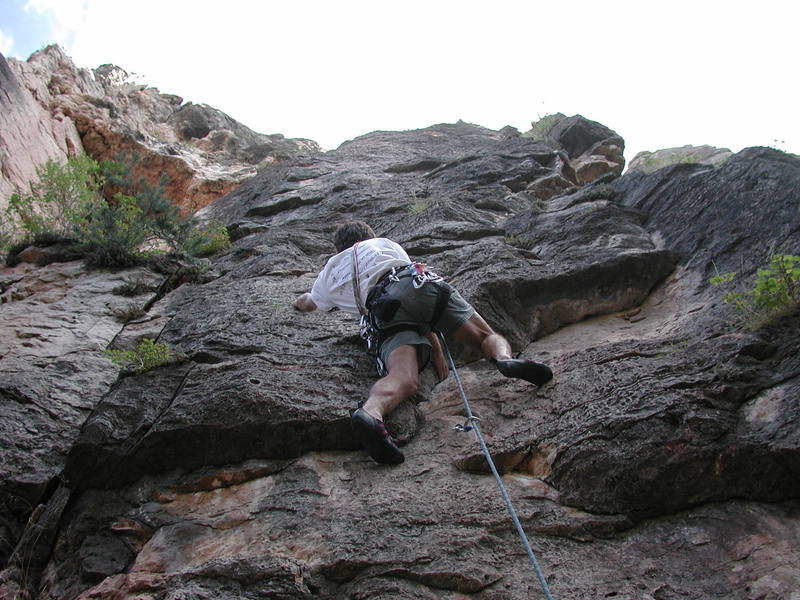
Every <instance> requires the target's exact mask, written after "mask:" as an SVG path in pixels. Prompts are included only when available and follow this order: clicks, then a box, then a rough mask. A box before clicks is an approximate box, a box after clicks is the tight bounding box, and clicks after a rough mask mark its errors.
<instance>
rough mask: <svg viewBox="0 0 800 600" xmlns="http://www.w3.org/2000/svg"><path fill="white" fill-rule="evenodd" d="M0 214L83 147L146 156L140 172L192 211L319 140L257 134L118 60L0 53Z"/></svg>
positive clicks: (106, 156) (95, 152) (98, 155)
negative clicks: (164, 89)
mask: <svg viewBox="0 0 800 600" xmlns="http://www.w3.org/2000/svg"><path fill="white" fill-rule="evenodd" d="M0 91H2V93H0V210H2V209H4V208H5V202H6V201H7V198H8V196H9V195H10V194H11V193H13V192H14V191H15V189H17V188H21V189H23V190H24V189H26V187H27V184H28V182H29V181H30V180H31V179H32V178H33V176H34V175H35V169H36V166H38V165H41V164H42V163H44V162H45V161H46V160H47V159H51V158H52V159H57V160H63V159H65V158H66V157H67V156H73V155H74V154H76V153H77V152H86V153H87V154H89V155H90V156H91V157H92V158H94V159H95V160H98V161H101V160H115V159H116V158H117V157H118V156H120V155H123V156H133V155H135V156H137V157H138V158H139V164H138V170H137V173H136V175H137V176H138V175H142V176H145V177H147V178H149V179H151V180H152V181H151V183H155V182H156V181H157V180H158V177H159V176H160V175H161V174H165V175H166V176H167V177H168V178H169V185H168V187H167V190H166V194H167V196H168V197H170V198H171V199H173V201H174V202H175V204H176V205H178V206H180V207H181V208H182V210H183V211H184V212H185V213H190V212H194V211H195V210H197V209H199V208H201V207H203V206H205V205H207V204H208V203H210V202H211V201H213V200H215V199H217V198H219V197H220V196H222V195H224V194H226V193H228V192H230V191H231V190H233V189H234V188H235V187H236V186H237V185H238V184H239V183H240V182H241V181H243V180H244V179H246V178H248V177H251V176H253V175H254V174H255V173H256V171H257V169H258V168H260V167H263V166H264V165H266V164H270V163H272V162H275V161H276V160H283V159H286V158H290V157H293V156H297V155H301V154H307V153H315V152H319V147H318V146H317V144H316V143H315V142H312V141H310V140H301V139H286V138H285V137H284V136H282V135H280V134H273V135H264V134H260V133H256V132H254V131H251V130H250V129H249V128H247V127H245V126H244V125H242V124H241V123H238V122H236V121H235V120H233V119H232V118H231V117H229V116H228V115H226V114H225V113H223V112H221V111H219V110H217V109H215V108H213V107H211V106H208V105H205V104H193V103H192V102H184V101H183V99H182V98H181V97H179V96H175V95H173V94H162V93H160V92H159V90H158V89H156V88H152V87H149V86H147V85H144V84H141V83H136V82H135V77H134V76H132V75H131V74H129V73H127V72H126V71H125V70H124V69H122V68H120V67H117V66H115V65H102V66H100V67H98V68H96V69H83V68H77V67H76V66H75V65H74V64H73V62H72V60H71V59H70V58H69V57H68V56H67V55H66V54H64V51H63V50H61V48H59V47H58V46H48V47H47V48H44V49H43V50H40V51H38V52H35V53H34V54H33V55H31V57H30V58H29V59H28V60H27V61H20V60H16V59H13V58H12V59H9V60H8V61H7V60H6V59H5V58H4V57H3V56H2V55H0Z"/></svg>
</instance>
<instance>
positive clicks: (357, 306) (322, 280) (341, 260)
mask: <svg viewBox="0 0 800 600" xmlns="http://www.w3.org/2000/svg"><path fill="white" fill-rule="evenodd" d="M334 245H335V246H336V250H337V252H338V254H336V255H335V256H333V257H332V258H330V259H329V260H328V262H327V263H326V264H325V267H324V268H323V269H322V271H321V272H320V273H319V275H318V276H317V279H316V281H315V282H314V285H313V287H312V288H311V291H310V292H306V293H305V294H302V295H301V296H300V297H298V298H297V300H295V302H294V307H295V308H296V309H297V310H299V311H301V312H311V311H313V310H316V309H320V310H326V311H327V310H332V309H334V308H339V309H341V310H344V311H346V312H349V313H353V314H361V315H362V335H364V336H365V337H366V338H367V344H368V348H369V349H370V350H371V351H372V353H374V354H375V355H376V360H377V362H378V371H379V373H380V374H381V375H382V376H381V378H380V379H379V380H378V381H377V382H376V383H375V384H374V385H373V386H372V389H371V390H370V392H369V397H368V398H367V400H366V402H364V403H363V405H362V406H360V407H359V408H358V409H357V410H356V411H355V412H353V414H352V416H351V423H352V426H353V431H354V432H355V434H356V435H357V436H358V438H359V439H360V440H361V442H362V443H363V444H364V446H365V447H366V449H367V451H368V452H369V455H370V456H371V457H372V458H373V459H374V460H375V461H377V462H379V463H384V464H399V463H401V462H403V460H404V457H403V453H402V452H401V451H400V449H399V448H398V447H397V444H395V442H394V440H393V439H392V437H391V436H390V435H389V433H388V432H387V431H386V427H385V426H384V423H383V419H384V417H385V416H386V415H388V414H389V413H391V412H392V410H394V408H395V407H396V406H397V405H398V404H400V402H402V401H403V400H404V399H406V398H410V397H411V396H413V395H414V394H415V393H416V391H417V383H418V380H419V372H420V371H422V370H423V369H424V368H425V366H426V365H427V364H428V362H429V361H430V360H431V358H432V359H433V365H434V368H435V370H436V373H437V375H438V376H439V378H440V379H444V378H446V377H447V376H448V374H449V368H448V365H447V361H446V360H445V357H444V353H443V351H442V347H441V344H440V343H439V339H438V338H437V337H436V334H435V333H434V332H436V331H440V332H442V333H443V334H444V335H452V336H453V337H454V338H455V339H456V340H459V341H460V342H462V343H464V344H467V345H468V346H471V347H473V348H475V349H477V350H480V351H481V352H482V353H483V355H484V356H485V357H486V358H487V359H489V360H491V361H492V362H494V364H495V365H496V366H497V369H498V370H499V371H500V373H502V374H503V375H504V376H506V377H516V378H519V379H524V380H526V381H529V382H531V383H534V384H536V385H544V384H545V383H547V382H548V381H550V379H552V377H553V374H552V372H551V371H550V369H549V368H548V367H547V366H546V365H543V364H541V363H537V362H534V361H532V360H530V359H527V358H518V359H515V358H512V356H511V345H510V344H509V343H508V341H507V340H506V339H505V338H504V337H503V336H501V335H500V334H498V333H496V332H495V331H494V330H493V329H492V328H491V327H490V326H489V325H488V323H486V321H485V320H484V319H483V317H481V316H480V315H479V314H478V313H477V312H476V311H475V309H474V308H473V307H472V306H470V305H469V304H468V303H467V302H466V301H465V300H464V298H462V297H461V294H459V293H458V291H456V290H455V289H453V288H452V287H451V286H450V285H448V284H447V283H445V282H444V281H442V279H441V278H440V277H438V276H437V275H435V274H434V273H431V272H430V271H427V270H426V269H425V267H424V265H421V264H419V263H413V262H412V261H411V259H409V257H408V254H406V252H405V250H403V248H402V247H401V246H400V245H399V244H397V243H395V242H393V241H391V240H389V239H386V238H379V237H376V236H375V232H374V231H373V230H372V229H371V228H370V226H369V225H367V224H366V223H364V222H362V221H353V222H350V223H345V224H344V225H341V226H340V227H339V228H338V229H337V230H336V233H335V235H334Z"/></svg>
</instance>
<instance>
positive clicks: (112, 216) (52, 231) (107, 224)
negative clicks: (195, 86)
mask: <svg viewBox="0 0 800 600" xmlns="http://www.w3.org/2000/svg"><path fill="white" fill-rule="evenodd" d="M137 161H138V157H136V156H132V157H124V158H120V159H118V160H117V161H107V162H103V163H97V162H96V161H94V160H92V159H91V158H89V157H88V156H85V155H81V156H76V157H72V158H70V159H68V160H67V162H66V164H63V165H62V164H59V163H57V162H55V161H49V162H47V163H46V164H45V165H44V166H42V167H41V168H39V169H38V170H37V174H38V177H37V180H36V181H35V182H33V183H31V185H30V190H29V192H28V193H26V194H22V193H19V192H18V193H16V194H14V195H13V196H12V197H11V199H10V201H9V206H8V208H7V210H6V218H5V219H4V221H3V222H2V223H0V249H2V250H4V251H8V254H7V260H6V262H7V264H9V265H13V264H15V257H16V254H17V253H18V252H19V251H21V250H22V249H24V248H25V247H27V246H28V245H41V246H47V245H51V244H53V243H54V242H61V243H67V244H68V245H69V247H70V252H69V256H70V257H74V255H75V250H76V249H77V250H79V253H80V255H81V256H84V257H85V258H86V259H87V262H88V263H89V264H90V265H92V266H98V267H127V266H133V265H137V264H141V263H142V262H145V261H146V259H147V258H148V257H149V256H151V255H152V254H154V253H158V252H163V251H165V250H169V251H171V252H173V253H175V254H178V255H183V256H196V255H208V254H211V253H213V252H216V251H219V250H221V249H224V248H226V247H227V246H229V245H230V240H229V238H228V237H227V230H226V229H225V228H224V226H214V227H210V228H204V229H201V228H198V227H197V222H196V220H195V219H194V218H192V217H183V216H181V215H180V213H179V211H178V209H177V208H176V207H175V206H174V205H173V204H172V202H171V201H170V200H169V198H167V197H166V196H165V195H164V190H165V187H166V184H167V181H166V178H165V177H163V176H162V178H161V179H160V180H159V181H158V183H157V184H155V185H151V184H150V183H149V182H148V181H147V179H146V178H144V177H139V178H135V177H134V175H133V173H134V167H135V165H136V163H137ZM102 192H105V193H106V195H107V196H110V199H109V200H106V199H105V198H104V197H103V193H102ZM222 230H224V235H223V233H222ZM9 250H11V251H9Z"/></svg>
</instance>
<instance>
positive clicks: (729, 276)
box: [709, 254, 800, 327]
mask: <svg viewBox="0 0 800 600" xmlns="http://www.w3.org/2000/svg"><path fill="white" fill-rule="evenodd" d="M735 279H736V273H734V272H728V273H724V274H722V275H717V276H716V277H712V278H711V279H710V280H709V282H710V283H711V285H715V286H717V285H726V284H729V283H732V282H733V281H734V280H735ZM722 299H723V300H724V301H725V302H727V303H730V304H733V305H734V306H735V307H736V309H737V310H739V311H741V312H742V313H743V314H744V315H745V316H746V317H747V319H748V320H749V321H750V324H751V325H752V326H754V327H758V326H759V325H762V324H764V323H766V322H768V321H770V320H772V319H774V318H776V317H779V316H781V315H784V314H787V313H789V312H792V311H794V310H797V308H798V307H799V306H800V256H795V255H792V254H775V255H773V256H772V258H771V259H770V262H769V265H767V267H766V268H764V269H759V270H758V271H757V273H756V281H755V286H754V287H753V288H752V289H750V290H746V291H744V292H736V291H729V292H726V293H725V294H724V295H723V296H722Z"/></svg>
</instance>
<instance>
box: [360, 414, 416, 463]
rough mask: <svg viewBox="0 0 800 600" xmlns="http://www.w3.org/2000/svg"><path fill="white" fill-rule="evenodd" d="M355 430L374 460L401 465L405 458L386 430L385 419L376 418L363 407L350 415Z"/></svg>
mask: <svg viewBox="0 0 800 600" xmlns="http://www.w3.org/2000/svg"><path fill="white" fill-rule="evenodd" d="M350 424H351V425H352V426H353V432H354V433H355V434H356V437H358V439H360V440H361V443H362V444H364V447H365V448H366V449H367V452H369V455H370V456H371V457H372V460H374V461H375V462H379V463H381V464H384V465H399V464H400V463H401V462H403V461H404V460H405V457H404V456H403V453H402V452H400V449H399V448H398V447H397V444H395V443H394V440H393V439H392V436H391V435H389V432H388V431H386V426H385V425H384V424H383V421H381V420H379V419H376V418H375V417H373V416H372V415H370V414H369V413H367V411H365V410H364V409H363V408H359V409H358V410H356V411H354V412H353V414H352V415H350Z"/></svg>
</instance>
